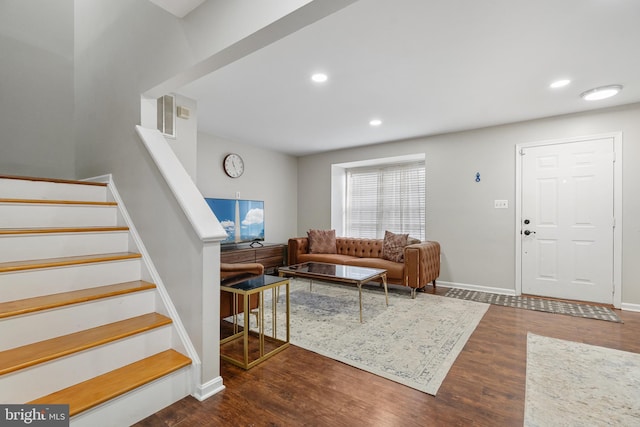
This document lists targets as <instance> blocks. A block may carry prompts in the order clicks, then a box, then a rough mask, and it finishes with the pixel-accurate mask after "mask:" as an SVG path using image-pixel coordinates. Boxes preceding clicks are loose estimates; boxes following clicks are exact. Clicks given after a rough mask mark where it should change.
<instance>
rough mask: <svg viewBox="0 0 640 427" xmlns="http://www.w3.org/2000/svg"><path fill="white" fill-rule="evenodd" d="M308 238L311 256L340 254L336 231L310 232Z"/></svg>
mask: <svg viewBox="0 0 640 427" xmlns="http://www.w3.org/2000/svg"><path fill="white" fill-rule="evenodd" d="M307 237H308V238H309V253H310V254H335V253H337V252H338V250H337V247H336V230H309V231H307Z"/></svg>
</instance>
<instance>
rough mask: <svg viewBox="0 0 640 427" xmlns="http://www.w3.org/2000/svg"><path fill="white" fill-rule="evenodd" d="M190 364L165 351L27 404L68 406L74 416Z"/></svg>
mask: <svg viewBox="0 0 640 427" xmlns="http://www.w3.org/2000/svg"><path fill="white" fill-rule="evenodd" d="M190 364H191V359H189V358H188V357H186V356H184V355H183V354H180V353H178V352H177V351H175V350H166V351H163V352H161V353H158V354H155V355H153V356H151V357H147V358H145V359H142V360H139V361H137V362H134V363H132V364H130V365H127V366H123V367H122V368H119V369H116V370H114V371H111V372H107V373H106V374H102V375H100V376H97V377H95V378H92V379H90V380H87V381H84V382H81V383H79V384H76V385H73V386H71V387H68V388H65V389H63V390H59V391H57V392H54V393H51V394H49V395H47V396H43V397H40V398H38V399H36V400H33V401H31V402H29V404H32V405H38V404H47V405H55V404H68V405H69V415H70V416H74V415H77V414H79V413H80V412H82V411H86V410H87V409H90V408H93V407H95V406H97V405H99V404H101V403H104V402H107V401H108V400H110V399H113V398H115V397H118V396H120V395H122V394H124V393H127V392H129V391H131V390H133V389H135V388H137V387H140V386H142V385H144V384H147V383H149V382H151V381H154V380H156V379H158V378H161V377H163V376H165V375H167V374H170V373H171V372H174V371H177V370H178V369H181V368H184V367H185V366H188V365H190Z"/></svg>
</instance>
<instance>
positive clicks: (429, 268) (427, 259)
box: [404, 241, 440, 288]
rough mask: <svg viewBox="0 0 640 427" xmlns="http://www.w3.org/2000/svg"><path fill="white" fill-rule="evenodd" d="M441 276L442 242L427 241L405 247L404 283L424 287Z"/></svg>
mask: <svg viewBox="0 0 640 427" xmlns="http://www.w3.org/2000/svg"><path fill="white" fill-rule="evenodd" d="M438 276H440V243H438V242H433V241H427V242H422V243H416V244H413V245H408V246H406V247H405V248H404V283H405V285H406V286H409V287H411V288H423V287H425V286H426V285H427V284H428V283H429V282H433V285H434V287H435V281H436V279H437V278H438Z"/></svg>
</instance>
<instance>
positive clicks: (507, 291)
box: [436, 280, 516, 296]
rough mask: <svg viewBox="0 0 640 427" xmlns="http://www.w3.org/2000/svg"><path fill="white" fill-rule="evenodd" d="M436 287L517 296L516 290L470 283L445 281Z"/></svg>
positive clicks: (437, 283)
mask: <svg viewBox="0 0 640 427" xmlns="http://www.w3.org/2000/svg"><path fill="white" fill-rule="evenodd" d="M436 285H437V286H442V287H443V288H457V289H465V290H468V291H478V292H489V293H492V294H500V295H511V296H515V294H516V291H515V289H504V288H494V287H492V286H481V285H472V284H469V283H456V282H444V281H441V280H438V281H437V282H436Z"/></svg>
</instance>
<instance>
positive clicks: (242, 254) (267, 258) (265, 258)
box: [220, 243, 287, 274]
mask: <svg viewBox="0 0 640 427" xmlns="http://www.w3.org/2000/svg"><path fill="white" fill-rule="evenodd" d="M286 250H287V246H286V245H284V244H279V243H263V244H262V246H257V245H256V246H254V247H253V248H252V247H251V246H249V243H247V244H244V243H242V244H238V245H233V247H224V246H223V247H222V248H221V249H220V262H227V263H230V264H239V263H243V262H257V263H260V264H262V265H264V272H265V273H267V274H273V273H275V272H276V269H277V268H278V267H282V266H283V265H284V260H285V259H286V254H285V252H286Z"/></svg>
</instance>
